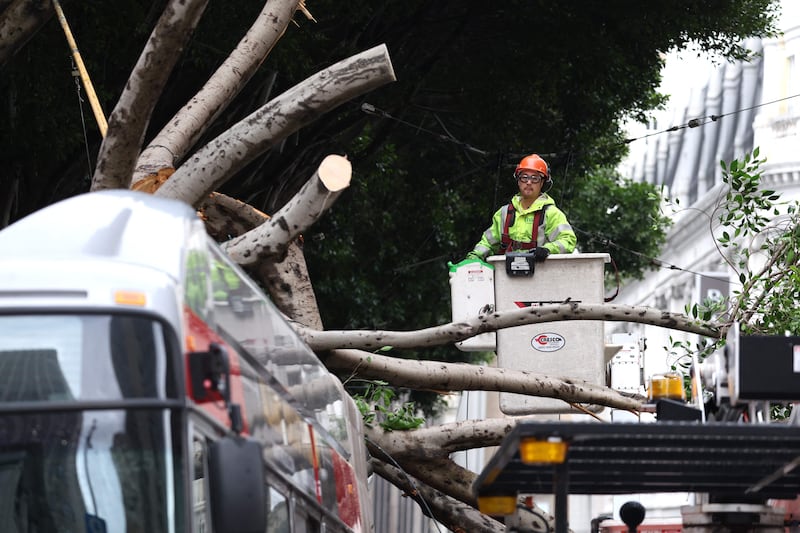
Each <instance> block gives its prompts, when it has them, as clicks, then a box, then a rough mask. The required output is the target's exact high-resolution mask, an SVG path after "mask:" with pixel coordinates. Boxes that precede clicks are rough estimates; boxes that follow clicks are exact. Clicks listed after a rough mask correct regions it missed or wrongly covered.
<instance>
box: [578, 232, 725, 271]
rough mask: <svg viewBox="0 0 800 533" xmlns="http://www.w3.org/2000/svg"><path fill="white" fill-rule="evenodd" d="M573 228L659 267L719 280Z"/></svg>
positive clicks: (601, 242) (603, 237)
mask: <svg viewBox="0 0 800 533" xmlns="http://www.w3.org/2000/svg"><path fill="white" fill-rule="evenodd" d="M572 229H573V230H575V232H576V233H580V234H582V235H585V236H587V237H588V238H590V239H592V240H595V241H598V242H600V244H602V245H604V246H606V247H608V248H616V249H618V250H622V251H625V252H628V253H629V254H633V255H636V256H638V257H641V258H642V259H646V260H647V261H649V262H650V263H651V264H653V265H655V266H657V267H659V268H664V269H667V270H680V271H681V272H687V273H689V274H695V275H697V276H700V277H703V278H708V279H714V280H719V278H716V277H714V276H709V275H708V274H703V273H702V272H696V271H694V270H690V269H688V268H683V267H679V266H677V265H673V264H672V263H668V262H666V261H664V260H662V259H658V258H657V257H652V256H649V255H647V254H643V253H642V252H637V251H636V250H631V249H630V248H626V247H624V246H622V245H619V244H617V243H615V242H614V241H612V240H611V239H609V238H608V237H605V236H603V235H599V234H597V233H591V232H588V231H583V230H582V229H580V228H576V227H575V226H572ZM727 282H728V283H729V284H731V285H733V284H734V283H735V282H733V281H731V280H730V279H729V280H727Z"/></svg>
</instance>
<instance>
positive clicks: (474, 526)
mask: <svg viewBox="0 0 800 533" xmlns="http://www.w3.org/2000/svg"><path fill="white" fill-rule="evenodd" d="M370 464H371V465H372V468H373V469H374V470H375V472H376V473H377V474H378V475H379V476H381V477H382V478H384V479H385V480H387V481H388V482H389V483H391V484H392V485H394V486H396V487H397V488H399V489H400V490H402V491H403V492H404V493H405V494H406V495H407V496H409V497H410V498H412V499H414V500H415V501H416V502H417V503H418V504H419V506H420V508H421V509H422V511H423V513H425V514H426V515H428V516H430V515H433V516H432V518H435V519H436V520H437V521H439V522H440V523H442V524H444V526H445V527H447V528H448V529H449V530H451V531H454V532H456V533H467V532H469V533H505V531H506V527H505V526H504V525H503V524H501V523H500V522H498V521H496V520H494V519H493V518H490V517H489V516H487V515H485V514H483V513H481V512H479V511H477V510H476V509H475V508H473V507H472V506H469V505H467V504H465V503H462V502H459V501H457V500H455V499H453V498H451V497H449V496H447V495H446V494H444V493H442V492H440V491H438V490H435V489H432V488H430V487H428V486H426V485H425V484H424V483H418V482H415V480H414V479H413V478H412V477H410V476H408V475H407V474H405V473H404V472H403V471H402V470H400V469H399V468H397V467H396V466H392V465H391V464H388V463H386V462H384V461H381V460H380V459H376V458H374V457H373V458H372V459H370Z"/></svg>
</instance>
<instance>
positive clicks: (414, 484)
mask: <svg viewBox="0 0 800 533" xmlns="http://www.w3.org/2000/svg"><path fill="white" fill-rule="evenodd" d="M364 440H366V441H367V442H369V443H370V444H371V445H373V446H375V447H376V448H377V449H379V450H380V451H381V453H382V454H383V455H384V457H386V458H387V459H388V460H389V462H390V463H391V464H392V465H393V466H394V467H395V468H397V469H398V470H399V471H400V472H402V473H403V477H405V478H406V481H408V484H409V485H411V488H412V489H414V491H416V493H417V495H418V496H419V499H420V502H422V506H423V507H425V510H426V511H427V513H428V516H430V517H431V519H432V520H433V524H434V525H435V526H436V531H438V532H439V533H442V530H441V528H440V527H439V522H438V521H437V520H436V518H434V515H433V511H432V510H431V508H430V506H429V505H428V502H427V501H426V500H425V498H424V497H423V496H422V493H421V492H419V490H418V489H417V484H416V483H414V480H413V479H412V478H411V476H409V475H408V474H407V473H406V471H405V470H403V467H402V466H400V465H399V464H398V463H397V461H395V460H394V458H393V457H392V456H391V455H389V452H387V451H386V450H384V449H383V448H381V446H380V445H379V444H378V443H377V442H375V441H373V440H370V438H369V437H367V436H365V437H364Z"/></svg>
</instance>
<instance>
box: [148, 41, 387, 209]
mask: <svg viewBox="0 0 800 533" xmlns="http://www.w3.org/2000/svg"><path fill="white" fill-rule="evenodd" d="M394 80H395V77H394V70H393V69H392V65H391V62H390V60H389V53H388V51H387V49H386V46H385V45H380V46H376V47H374V48H371V49H370V50H367V51H365V52H362V53H360V54H357V55H355V56H353V57H350V58H348V59H345V60H343V61H340V62H339V63H336V64H335V65H333V66H331V67H329V68H327V69H325V70H323V71H321V72H319V73H317V74H315V75H313V76H311V77H310V78H308V79H306V80H305V81H303V82H301V83H299V84H298V85H296V86H294V87H293V88H291V89H289V90H288V91H286V92H285V93H283V94H282V95H280V96H279V97H277V98H275V99H274V100H272V101H270V102H269V103H267V104H266V105H264V106H263V107H261V108H260V109H259V110H257V111H256V112H255V113H253V114H251V115H250V116H249V117H247V118H245V119H244V120H242V121H241V122H239V123H238V124H237V125H235V126H234V127H232V128H231V129H229V130H228V131H227V132H225V133H224V134H222V135H220V136H219V137H217V138H216V139H214V140H213V141H211V142H210V143H209V144H208V145H206V146H205V147H203V148H202V149H201V150H200V151H199V152H197V153H196V154H195V155H194V157H192V158H191V160H190V161H187V162H186V163H184V164H183V165H182V166H181V167H180V168H179V169H178V170H177V171H176V172H175V174H173V175H172V176H171V177H170V178H169V179H168V180H167V182H166V183H165V184H164V185H163V186H162V187H161V188H160V189H159V190H158V191H157V192H156V194H157V195H160V196H166V197H168V198H176V199H180V200H183V201H185V202H187V203H189V204H192V205H196V204H197V203H198V202H200V201H201V200H202V199H203V197H205V196H206V195H208V194H210V193H211V192H212V191H215V190H216V189H217V188H219V186H220V185H222V184H223V183H225V182H226V181H227V180H228V179H229V178H230V177H231V176H233V175H234V174H235V173H236V172H238V171H239V170H241V169H242V168H243V167H244V166H245V165H247V163H249V162H250V161H252V160H253V159H255V158H256V157H258V156H259V155H261V154H263V153H264V152H265V151H267V150H268V149H269V148H270V147H271V146H272V145H273V144H274V143H275V142H277V141H279V140H280V139H283V138H285V137H287V136H289V135H290V134H292V133H294V132H295V131H297V130H299V129H300V128H302V127H303V126H305V125H307V124H310V123H311V122H313V121H314V120H316V119H317V118H318V117H319V116H320V115H322V114H323V113H326V112H328V111H330V110H331V109H334V108H335V107H337V106H338V105H340V104H342V103H344V102H346V101H348V100H350V99H352V98H355V97H356V96H359V95H361V94H364V93H366V92H369V91H371V90H372V89H375V88H377V87H380V86H381V85H384V84H386V83H388V82H390V81H394Z"/></svg>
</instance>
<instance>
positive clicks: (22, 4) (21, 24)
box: [0, 0, 55, 66]
mask: <svg viewBox="0 0 800 533" xmlns="http://www.w3.org/2000/svg"><path fill="white" fill-rule="evenodd" d="M54 13H55V9H54V8H53V4H52V2H51V1H50V0H16V1H14V2H10V3H9V2H0V66H2V65H3V64H5V63H6V62H7V61H8V60H9V59H11V57H12V56H13V55H14V54H16V53H17V52H18V51H19V49H20V48H22V47H23V46H25V44H26V43H27V42H28V41H29V40H30V39H31V37H33V36H34V35H36V32H37V31H39V29H40V28H41V27H42V26H44V25H45V23H46V22H47V21H48V20H50V19H51V18H52V17H53V14H54Z"/></svg>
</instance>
